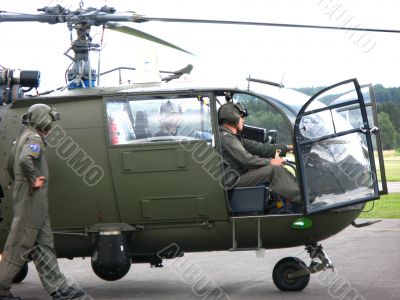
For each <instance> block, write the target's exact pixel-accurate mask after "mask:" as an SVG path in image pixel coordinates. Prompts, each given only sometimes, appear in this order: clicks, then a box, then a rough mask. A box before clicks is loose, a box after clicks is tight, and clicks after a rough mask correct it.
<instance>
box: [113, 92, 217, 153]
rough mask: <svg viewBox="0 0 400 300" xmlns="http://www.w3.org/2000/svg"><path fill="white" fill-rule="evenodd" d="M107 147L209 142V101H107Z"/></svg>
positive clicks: (180, 99) (210, 135) (161, 98)
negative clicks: (151, 143)
mask: <svg viewBox="0 0 400 300" xmlns="http://www.w3.org/2000/svg"><path fill="white" fill-rule="evenodd" d="M106 107H107V119H108V129H109V130H108V132H109V138H110V143H111V144H112V145H118V144H132V143H150V142H165V141H185V140H207V141H211V139H212V129H211V118H210V107H209V98H208V97H201V96H199V97H175V98H168V97H165V98H164V97H157V98H145V99H124V100H120V101H119V100H110V101H107V104H106Z"/></svg>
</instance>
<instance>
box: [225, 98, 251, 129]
mask: <svg viewBox="0 0 400 300" xmlns="http://www.w3.org/2000/svg"><path fill="white" fill-rule="evenodd" d="M248 115H249V113H248V112H247V109H246V108H244V107H243V106H242V105H241V104H240V103H239V102H237V103H233V102H228V103H225V104H223V105H222V106H221V107H220V108H219V109H218V124H220V125H222V124H223V123H229V124H232V125H237V124H238V123H239V120H240V117H241V116H242V117H247V116H248Z"/></svg>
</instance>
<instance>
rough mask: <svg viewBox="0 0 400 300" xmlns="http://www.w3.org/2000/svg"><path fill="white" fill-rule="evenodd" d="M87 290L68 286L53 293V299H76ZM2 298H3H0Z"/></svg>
mask: <svg viewBox="0 0 400 300" xmlns="http://www.w3.org/2000/svg"><path fill="white" fill-rule="evenodd" d="M85 294H86V293H85V291H84V290H82V289H76V288H73V287H70V286H69V287H66V288H63V289H61V290H58V291H57V292H54V293H53V294H51V295H52V296H53V300H63V299H76V298H79V297H82V296H83V295H85ZM0 300H1V299H0Z"/></svg>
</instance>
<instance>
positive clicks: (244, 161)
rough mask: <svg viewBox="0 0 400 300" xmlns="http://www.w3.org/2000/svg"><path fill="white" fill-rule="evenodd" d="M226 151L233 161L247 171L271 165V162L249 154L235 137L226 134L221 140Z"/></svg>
mask: <svg viewBox="0 0 400 300" xmlns="http://www.w3.org/2000/svg"><path fill="white" fill-rule="evenodd" d="M221 144H222V147H223V148H224V150H225V151H226V152H227V153H228V155H229V156H231V157H232V159H234V160H236V161H237V162H238V163H239V164H240V165H241V166H243V167H245V168H247V169H255V168H259V167H262V166H266V165H269V164H270V160H269V159H266V158H262V157H259V156H257V155H253V154H251V153H249V152H248V151H247V150H246V149H245V148H244V147H243V145H242V144H241V143H240V141H239V140H238V139H237V138H236V137H235V136H233V135H229V134H226V135H225V136H223V137H222V138H221Z"/></svg>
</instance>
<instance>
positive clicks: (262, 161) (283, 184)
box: [219, 126, 301, 204]
mask: <svg viewBox="0 0 400 300" xmlns="http://www.w3.org/2000/svg"><path fill="white" fill-rule="evenodd" d="M219 131H220V139H221V148H222V157H223V159H224V167H225V173H227V174H230V175H231V174H232V172H229V170H234V171H236V172H233V173H234V174H236V175H237V176H236V178H235V176H228V178H227V180H226V182H225V184H226V186H227V187H228V188H234V187H235V186H239V187H243V186H257V185H260V184H263V183H268V187H269V188H270V189H271V190H272V191H273V192H275V193H276V194H278V195H281V196H283V197H285V198H286V199H288V200H290V201H292V202H294V203H297V204H301V198H300V192H299V186H298V184H297V182H296V179H295V178H294V176H293V175H292V174H291V173H290V172H289V171H288V170H286V169H285V168H284V167H282V166H275V165H271V164H270V161H271V160H270V159H271V158H273V157H275V152H276V150H277V149H279V150H280V151H281V153H280V155H282V156H284V155H285V154H286V151H287V147H286V146H285V145H282V146H278V145H271V144H264V143H260V142H256V141H253V140H249V139H243V138H241V137H240V135H237V134H234V133H232V132H231V131H230V130H229V129H227V128H225V127H223V126H221V127H220V130H219Z"/></svg>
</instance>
